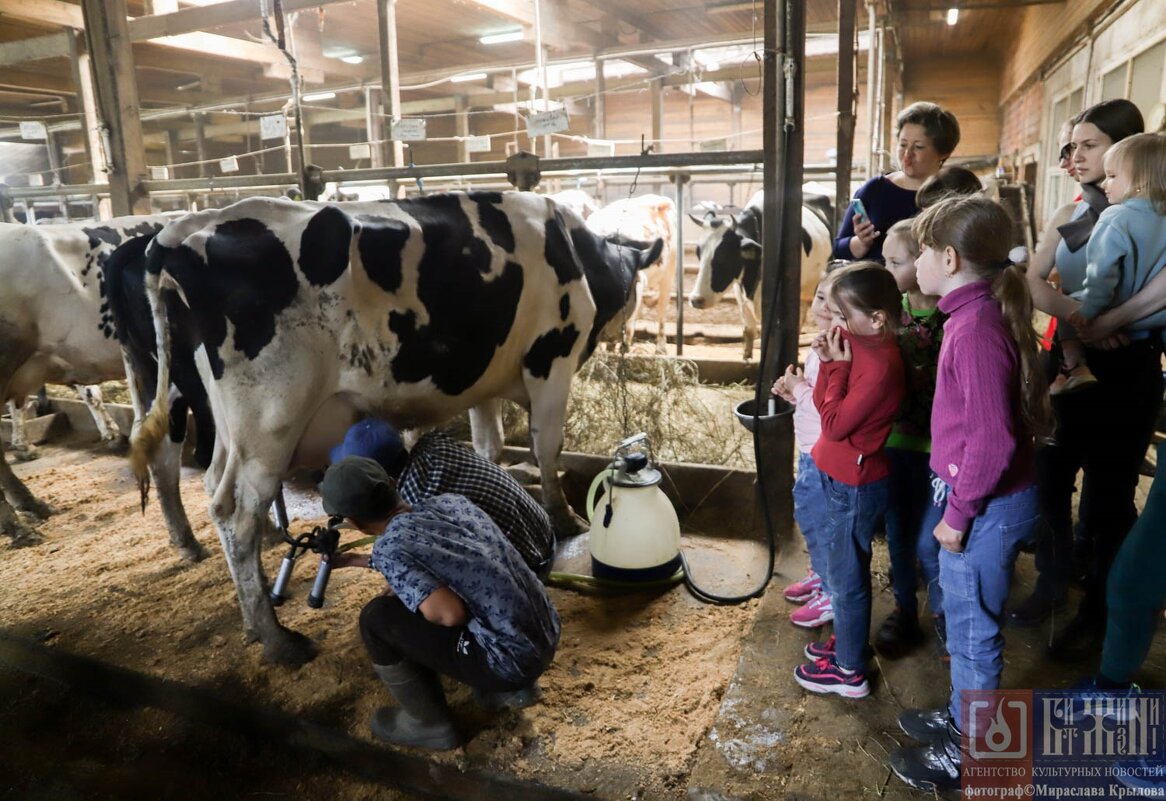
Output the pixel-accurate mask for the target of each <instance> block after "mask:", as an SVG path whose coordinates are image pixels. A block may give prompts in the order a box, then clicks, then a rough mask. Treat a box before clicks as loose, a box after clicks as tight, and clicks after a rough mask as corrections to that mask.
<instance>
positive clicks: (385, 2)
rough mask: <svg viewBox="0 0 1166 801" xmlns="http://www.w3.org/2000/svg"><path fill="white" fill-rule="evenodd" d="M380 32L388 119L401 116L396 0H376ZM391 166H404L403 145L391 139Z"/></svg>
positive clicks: (383, 87) (382, 80) (385, 106)
mask: <svg viewBox="0 0 1166 801" xmlns="http://www.w3.org/2000/svg"><path fill="white" fill-rule="evenodd" d="M377 26H378V29H379V34H380V60H381V91H382V93H383V95H384V108H387V109H388V112H389V114H388V116H389V119H390V120H399V119H400V118H401V71H400V64H399V63H398V60H397V55H398V54H397V0H377ZM393 166H394V167H404V166H405V147H404V145H403V144H402V143H401V142H399V141H396V140H394V141H393Z"/></svg>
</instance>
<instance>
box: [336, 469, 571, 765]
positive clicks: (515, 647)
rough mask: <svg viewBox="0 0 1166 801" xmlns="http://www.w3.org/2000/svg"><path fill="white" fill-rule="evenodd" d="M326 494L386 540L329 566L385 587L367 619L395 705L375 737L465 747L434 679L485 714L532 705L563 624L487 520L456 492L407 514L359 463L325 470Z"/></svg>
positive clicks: (381, 479)
mask: <svg viewBox="0 0 1166 801" xmlns="http://www.w3.org/2000/svg"><path fill="white" fill-rule="evenodd" d="M320 494H321V496H322V498H323V501H324V510H325V511H326V512H327V513H328V514H330V515H340V516H343V517H345V518H347V519H348V520H349V522H351V523H352V525H354V526H355V527H356V528H358V529H360V530H361V531H363V532H364V533H366V534H369V535H372V536H378V535H379V538H378V539H377V541H376V543H375V544H374V545H373V550H372V555H371V556H368V557H366V556H363V555H357V554H352V553H341V554H338V555H337V557H336V558H335V559H334V561H333V567H353V566H367V567H371V568H373V569H375V570H377V571H379V572H380V573H381V574H382V575H383V576H384V577H385V580H386V581H387V582H388V584H389V589H388V591H387V592H386V593H385V594H383V595H380V596H377V597H376V598H374V599H373V600H371V601H369V603H368V604H367V605H366V606H365V607H364V609H363V610H362V611H361V613H360V634H361V638H362V639H363V640H364V645H365V648H366V649H367V650H368V653H369V656H371V657H372V662H373V669H374V670H375V671H376V673H377V675H378V676H379V677H380V678H381V680H382V681H383V682H384V683H385V685H386V686H387V687H388V689H389V692H390V693H391V694H392V696H393V697H394V698H395V699H396V700H397V704H398V706H396V707H383V708H381V709H379V710H377V712H376V714H375V715H374V716H373V720H372V730H373V734H375V735H376V736H377V737H378V738H380V739H382V740H385V741H387V742H390V743H396V744H398V745H417V746H422V747H426V748H434V749H440V750H445V749H449V748H455V747H457V746H458V745H460V743H461V737H460V735H459V734H458V732H457V729H456V728H455V727H454V724H453V720H452V718H451V716H450V712H449V708H448V707H447V706H446V703H445V694H444V693H443V692H442V688H441V682H440V679H439V677H438V675H437V673H444V674H445V675H447V676H449V677H451V678H454V679H457V680H458V681H462V682H465V683H466V684H468V685H470V686H471V687H473V688H474V691H475V695H476V696H477V697H478V699H479V701H482V702H483V703H484V704H485V705H486V706H487V707H491V708H504V707H511V708H514V707H518V706H524V705H527V704H529V703H532V702H533V701H534V698H535V694H536V690H535V686H534V685H535V681H536V680H537V679H538V677H539V676H540V675H542V673H543V671H544V670H546V668H547V666H548V665H550V663H551V660H552V659H553V658H554V654H555V648H556V647H557V646H558V642H559V615H558V613H557V612H556V611H555V607H554V605H553V604H552V603H551V600H550V598H549V597H548V596H547V593H546V589H545V588H544V587H543V586H542V584H541V583H540V582H539V580H538V578H537V577H536V576H535V575H534V573H533V572H532V571H531V570H530V568H529V567H527V565H526V564H525V562H524V561H523V559H522V557H521V556H520V555H519V553H518V551H517V550H515V548H514V546H513V545H511V544H510V543H509V542H508V541H507V539H506V538H505V537H504V536H503V535H502V532H501V531H500V530H499V529H498V527H497V526H496V525H495V524H494V523H493V521H491V520H490V518H489V517H487V515H486V514H485V512H483V511H482V510H481V509H479V508H478V507H477V506H475V505H474V504H472V503H470V502H469V501H468V500H466V498H464V497H462V496H460V495H454V494H445V495H438V496H436V497H433V498H426V499H424V500H421V501H418V502H417V503H415V504H413V505H410V504H408V503H406V502H405V501H403V500H402V499H401V497H400V496H399V495H398V494H397V491H396V489H395V488H394V487H393V484H392V482H391V481H390V480H389V476H388V474H386V473H385V471H384V469H383V468H382V467H381V466H380V465H379V464H377V463H376V462H375V461H373V460H372V459H367V458H363V457H348V458H345V459H342V460H341V461H339V462H337V463H336V464H334V465H332V466H331V467H330V468H328V471H327V472H326V473H325V474H324V480H323V481H322V482H321V484H320ZM435 671H436V672H435Z"/></svg>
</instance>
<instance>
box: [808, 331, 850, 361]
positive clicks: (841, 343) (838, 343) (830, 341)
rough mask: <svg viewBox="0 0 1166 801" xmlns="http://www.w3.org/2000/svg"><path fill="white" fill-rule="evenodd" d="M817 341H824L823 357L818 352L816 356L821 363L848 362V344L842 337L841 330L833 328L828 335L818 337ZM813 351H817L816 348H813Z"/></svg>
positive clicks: (820, 352)
mask: <svg viewBox="0 0 1166 801" xmlns="http://www.w3.org/2000/svg"><path fill="white" fill-rule="evenodd" d="M819 339H823V340H824V343H823V348H824V350H825V355H823V353H822V351H820V350H819V351H818V356H819V357H820V358H821V359H822V361H824V362H832V361H842V362H848V361H850V358H851V356H850V342H849V340H847V339H846V338H845V337H843V336H842V329H841V328H833V329H831V330H830V332H829V333H827V334H823V335H822V336H821V337H819ZM815 344H817V340H815ZM815 350H817V348H815ZM827 356H829V358H827Z"/></svg>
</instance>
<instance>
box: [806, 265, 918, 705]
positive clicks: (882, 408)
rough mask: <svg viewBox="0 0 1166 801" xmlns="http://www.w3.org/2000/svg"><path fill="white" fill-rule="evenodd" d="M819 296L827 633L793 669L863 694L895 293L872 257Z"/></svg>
mask: <svg viewBox="0 0 1166 801" xmlns="http://www.w3.org/2000/svg"><path fill="white" fill-rule="evenodd" d="M828 298H829V303H828V306H829V309H830V312H831V315H832V316H833V327H832V329H831V330H830V331H829V332H827V333H825V334H822V335H820V336H819V337H818V338H817V339H816V340H814V345H813V348H814V352H815V353H817V354H818V357H819V358H820V359H821V361H822V366H821V368H820V372H819V375H818V383H817V385H816V386H815V387H814V404H815V405H816V406H817V407H818V412H819V414H820V415H821V417H822V434H821V436H820V437H819V438H818V442H817V444H816V445H814V449H813V451H812V452H811V455H812V456H813V458H814V464H815V465H817V467H818V469H819V470H820V471H821V473H822V483H823V492H824V495H825V497H826V501H827V512H828V521H827V524H826V529H827V530H826V532H824V533H825V535H826V540H827V543H828V546H827V547H828V549H829V556H828V557H827V562H828V570H829V575H830V582H831V585H832V587H831V590H832V593H833V604H834V637H833V638H831V639H830V640H827V641H826V642H824V643H811V644H810V645H809V646H807V647H806V655H807V657H809V658H810V660H811V661H810V662H809V663H807V664H804V665H800V666H799V667H798V668H797V669H796V670H795V671H794V678H795V679H796V680H797V682H798V684H800V685H801V686H802V687H804V688H806V689H807V690H810V691H811V692H816V693H837V694H838V695H841V696H844V697H846V698H863V697H865V696H866V695H868V694H869V693H870V685H869V684H868V683H867V680H866V660H867V655H868V653H867V652H868V649H869V646H868V644H867V640H868V639H869V637H870V553H871V540H872V539H873V537H874V529H875V525H876V523H877V522H878V521H879V520H881V519H882V517H883V513H884V511H885V510H886V506H887V492H888V483H889V482H888V479H887V477H888V475H889V473H890V466H889V463H888V460H887V455H886V453H885V452H884V450H883V445H884V444H885V443H886V441H887V435H888V434H890V433H891V425H892V424H893V423H894V421H895V419H896V418H897V417H898V415H899V407H900V405H901V404H902V402H903V396H904V394H905V392H906V382H905V379H904V374H903V360H902V358H901V357H900V356H899V346H898V343H897V342H896V338H895V334H896V332H897V330H898V326H899V319H900V314H901V309H902V298H901V296H900V294H899V288H898V286H896V284H895V279H894V277H893V276H892V275H891V274H890V273H889V272H887V270H886V269H885V268H883V266H882V265H881V264H878V263H876V262H856V263H855V264H851V265H850V266H848V267H845V268H843V269H841V270H839V271H838V272H836V273H834V274H833V275H831V277H830V286H829V290H828Z"/></svg>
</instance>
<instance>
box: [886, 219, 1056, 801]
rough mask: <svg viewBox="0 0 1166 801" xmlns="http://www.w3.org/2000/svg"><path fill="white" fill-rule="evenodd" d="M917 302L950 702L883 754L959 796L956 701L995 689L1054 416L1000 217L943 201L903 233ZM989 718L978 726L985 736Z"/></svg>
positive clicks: (918, 780)
mask: <svg viewBox="0 0 1166 801" xmlns="http://www.w3.org/2000/svg"><path fill="white" fill-rule="evenodd" d="M912 233H913V234H914V235H915V237H916V238H917V239H918V240H919V244H920V246H921V248H922V252H921V254H920V256H919V258H918V259H917V260H916V262H915V265H916V270H917V272H918V281H919V289H920V291H921V292H924V293H926V294H929V295H939V296H940V301H939V309H940V311H942V312H943V313H945V314H947V315H948V320H947V322H946V323H944V328H943V345H942V348H941V350H940V354H939V368H938V374H937V377H936V386H935V400H934V403H933V406H932V412H931V470H932V472H933V473H934V474H935V475H936V476H937V477H938V478H939V479H941V480H942V482H943V485H945V487H946V492H947V494H946V499H945V502H944V510H943V518H942V519H941V520H940V522H939V524H938V525H937V526H936V527H935V532H934V535H935V539H936V540H938V541H939V544H940V546H941V548H942V550H941V551H940V554H939V583H940V587H941V589H942V591H943V606H944V615H945V617H946V620H947V648H948V652H949V653H950V654H951V684H952V691H951V697H950V699H949V702H948V704H947V705H946V707H945V708H943V709H938V710H931V711H908V712H904V713H903V714H902V715H900V717H899V725H900V726H901V727H902V729H903V731H904V732H906V733H907V734H908V735H910V736H912V737H914V738H915V739H917V740H920V741H921V742H922V743H924V744H923V745H919V746H915V747H910V748H902V749H899V750H898V751H895V752H894V753H893V754H892V755H891V768H892V770H894V771H895V773H896V774H898V776H899V777H900V778H901V779H903V781H905V782H907V783H908V784H909V785H911V786H912V787H916V788H918V789H923V790H929V791H930V790H933V789H938V790H945V789H952V788H957V787H959V786H960V774H961V768H960V760H961V755H960V733H961V731H963V730H965V729H966V727H967V726H968V725H969V721H968V720H966V719H965V715H966V713H967V706H966V704H967V701H968V699H967V698H965V699H963V700H964V703H963V707H964V708H961V693H962V692H963V691H965V690H994V689H996V688H997V687H999V685H1000V672H1001V669H1002V668H1003V647H1004V640H1003V637H1002V636H1001V634H1000V628H1001V624H1002V623H1003V619H1004V603H1005V601H1006V600H1007V598H1008V587H1009V584H1010V582H1011V580H1012V569H1013V565H1014V564H1015V562H1016V556H1017V553H1018V551H1019V549H1020V545H1021V543H1022V542H1024V541H1027V540H1029V539H1031V537H1032V535H1033V532H1034V529H1035V527H1036V522H1037V518H1038V500H1037V494H1036V486H1035V466H1034V452H1035V446H1036V441H1037V440H1038V439H1043V438H1045V437H1047V436H1048V434H1049V433H1050V429H1051V420H1052V412H1051V409H1050V407H1049V401H1048V387H1047V385H1046V383H1045V379H1044V371H1043V369H1042V367H1041V364H1040V354H1039V349H1038V343H1037V336H1036V332H1035V331H1034V330H1033V327H1032V300H1031V298H1030V297H1029V294H1028V289H1027V285H1026V282H1025V280H1024V276H1023V275H1022V273H1021V272H1020V271H1019V269H1018V268H1017V266H1016V265H1014V264H1013V263H1012V262H1011V260H1010V258H1009V244H1008V243H1009V242H1010V241H1011V239H1012V221H1011V219H1010V218H1009V216H1008V213H1007V212H1006V211H1005V210H1004V209H1003V208H1002V207H1001V206H999V205H998V204H996V203H994V202H992V201H991V200H988V199H986V198H981V197H954V198H949V199H946V200H942V201H940V202H939V203H937V204H935V205H934V206H930V207H929V208H927V209H925V210H924V211H923V212H922V213H921V214H920V215H919V216H918V217H916V218H915V222H914V223H913V225H912ZM994 711H995V707H994V706H993V708H992V710H989V711H988V713H986V714H985V716H984V719H983V720H981V719H980V716H981V714H984V713H983V710H977V712H976V720H975V721H974V725H975V726H976V729H975V730H976V731H980V732H982V731H985V730H986V728H987V726H988V725H989V722H990V721H989V718H990V717H991V715H992V714H994Z"/></svg>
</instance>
